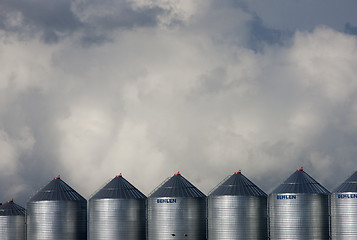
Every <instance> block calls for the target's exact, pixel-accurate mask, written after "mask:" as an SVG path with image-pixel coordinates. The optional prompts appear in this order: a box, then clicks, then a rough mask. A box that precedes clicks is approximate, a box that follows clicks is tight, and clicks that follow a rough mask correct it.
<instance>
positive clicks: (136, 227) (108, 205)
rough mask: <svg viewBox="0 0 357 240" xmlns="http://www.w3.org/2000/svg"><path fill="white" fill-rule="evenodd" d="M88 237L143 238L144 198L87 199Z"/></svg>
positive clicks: (112, 238) (131, 239) (132, 239)
mask: <svg viewBox="0 0 357 240" xmlns="http://www.w3.org/2000/svg"><path fill="white" fill-rule="evenodd" d="M89 239H91V240H94V239H98V240H115V239H118V240H119V239H122V240H145V239H146V199H120V198H116V199H115V198H112V199H91V200H89Z"/></svg>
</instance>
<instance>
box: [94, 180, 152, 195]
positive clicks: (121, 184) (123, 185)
mask: <svg viewBox="0 0 357 240" xmlns="http://www.w3.org/2000/svg"><path fill="white" fill-rule="evenodd" d="M107 198H121V199H146V196H145V195H144V194H143V193H142V192H140V191H139V190H138V189H137V188H136V187H134V186H133V185H132V184H131V183H130V182H128V181H127V180H126V179H125V178H124V177H123V176H122V175H118V176H116V177H115V178H113V179H112V180H111V181H110V182H108V183H107V184H106V185H105V186H104V187H102V188H101V189H100V190H99V191H98V192H96V193H95V194H94V195H93V196H92V197H91V198H90V199H107Z"/></svg>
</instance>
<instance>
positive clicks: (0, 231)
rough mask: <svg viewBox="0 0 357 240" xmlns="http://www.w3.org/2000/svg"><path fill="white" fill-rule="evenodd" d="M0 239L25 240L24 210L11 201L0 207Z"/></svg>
mask: <svg viewBox="0 0 357 240" xmlns="http://www.w3.org/2000/svg"><path fill="white" fill-rule="evenodd" d="M0 239H1V240H25V239H26V231H25V209H24V208H23V207H21V206H19V205H17V204H16V203H14V201H13V200H10V201H7V202H6V203H5V204H4V205H1V206H0Z"/></svg>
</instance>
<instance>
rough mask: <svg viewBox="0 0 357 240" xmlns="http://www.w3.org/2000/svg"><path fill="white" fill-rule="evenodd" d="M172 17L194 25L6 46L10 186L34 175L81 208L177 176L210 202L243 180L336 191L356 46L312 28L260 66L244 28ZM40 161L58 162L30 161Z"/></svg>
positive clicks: (345, 150)
mask: <svg viewBox="0 0 357 240" xmlns="http://www.w3.org/2000/svg"><path fill="white" fill-rule="evenodd" d="M136 3H137V4H138V6H140V4H143V2H139V1H136ZM160 3H161V2H160ZM163 3H164V1H163ZM174 4H177V6H176V7H177V12H178V13H177V14H181V12H184V13H182V15H183V17H182V18H183V19H185V21H186V22H185V24H186V25H185V24H184V25H182V26H179V27H174V28H166V27H164V28H162V27H152V28H140V29H131V30H128V29H127V30H121V31H114V32H113V34H112V36H113V39H112V42H108V43H106V44H101V45H96V46H91V47H82V46H81V45H80V44H79V42H80V41H79V38H80V36H79V34H78V35H76V34H74V35H73V36H71V37H69V38H68V39H66V40H65V41H60V42H59V43H58V44H56V45H44V44H42V43H40V42H39V41H38V40H36V39H33V40H31V41H26V42H25V41H17V40H14V39H13V40H12V41H10V42H8V43H4V42H2V43H1V45H0V49H1V50H2V53H1V55H0V63H1V64H3V65H2V66H5V67H4V71H3V72H2V73H3V74H2V75H1V77H0V78H1V81H0V91H1V93H3V94H4V95H3V96H5V97H0V98H1V99H4V100H6V104H1V103H0V104H1V105H0V106H1V108H0V116H2V117H4V116H5V118H3V119H2V120H0V129H2V130H1V131H2V135H1V140H0V144H2V145H1V146H3V147H4V148H6V149H7V152H6V154H7V156H8V157H7V159H13V162H12V163H11V164H10V165H9V166H8V167H9V168H10V169H13V170H12V172H13V173H15V172H19V171H20V170H21V169H20V168H19V167H18V166H19V165H20V164H21V163H24V162H26V161H34V162H35V163H36V164H41V165H39V166H38V168H39V169H38V171H39V172H40V171H42V172H45V171H47V170H48V171H49V170H51V171H50V173H52V172H58V173H61V175H62V176H63V179H64V180H65V181H67V182H68V183H69V184H70V185H74V186H75V189H77V190H78V191H79V192H81V193H83V194H84V195H85V196H86V197H88V196H89V195H90V194H91V193H93V192H94V191H95V190H96V188H97V187H99V186H101V185H102V183H103V182H105V181H106V180H107V179H108V178H111V177H114V175H115V174H118V173H119V172H123V174H124V176H126V177H127V179H128V180H129V181H131V182H133V183H134V184H135V185H136V186H137V187H139V189H142V190H143V191H144V192H145V193H146V194H148V193H149V192H150V191H151V190H153V189H154V188H155V187H156V186H157V185H158V184H159V183H160V182H161V181H163V180H164V179H165V178H166V177H168V176H170V175H171V174H173V173H174V172H176V171H178V170H180V171H181V172H182V174H183V175H184V176H186V177H187V178H188V179H189V180H191V181H192V182H193V183H194V184H196V185H197V187H199V188H201V189H202V190H203V191H204V192H206V193H207V192H208V191H209V190H211V189H212V188H213V187H214V186H215V185H216V184H217V183H218V182H219V181H220V180H221V179H223V178H224V177H225V176H226V175H227V174H230V173H233V172H234V171H237V170H238V169H242V170H243V173H245V174H246V175H247V177H249V178H251V179H252V180H253V181H256V183H258V184H259V185H261V186H262V187H263V189H264V190H266V191H270V190H271V188H273V187H275V186H276V185H277V184H278V183H279V182H280V181H282V180H283V178H284V177H287V175H288V174H289V173H290V172H292V171H294V169H295V168H298V167H299V166H300V165H301V164H304V165H307V166H308V168H307V169H306V170H307V171H308V172H309V173H311V175H312V176H318V177H321V178H320V179H322V180H323V181H326V182H325V183H327V184H329V186H332V184H333V182H331V181H329V180H328V179H326V178H325V177H322V176H323V175H332V174H334V171H333V169H329V166H331V165H332V166H338V169H339V170H338V171H339V172H340V173H341V175H342V177H340V178H338V179H337V180H336V181H342V180H343V176H346V177H347V176H348V173H346V171H349V168H350V167H351V166H352V165H353V164H352V163H353V162H354V156H355V150H354V143H355V142H356V140H357V137H356V136H357V135H356V131H355V125H356V119H357V115H356V113H357V111H356V109H357V102H356V99H355V95H356V94H355V92H356V87H357V83H356V82H355V81H354V77H355V76H356V71H357V70H356V69H357V67H356V66H355V63H356V62H357V61H356V60H357V59H356V56H357V54H356V49H357V48H356V44H357V40H356V38H354V37H351V36H347V35H345V34H342V33H340V32H337V31H335V30H332V29H330V28H327V27H318V28H316V29H315V30H314V31H312V32H297V33H296V34H295V35H294V36H293V39H292V41H291V44H290V45H285V46H280V45H279V46H271V45H267V46H265V47H264V49H262V51H260V52H255V51H253V50H251V49H247V48H246V47H245V41H246V40H247V39H248V37H247V32H249V31H248V30H247V26H246V24H245V23H246V22H247V21H250V20H251V18H252V16H250V15H249V14H247V13H244V12H243V11H242V10H239V9H230V10H227V11H226V10H225V9H224V8H221V9H217V11H216V12H215V9H206V10H205V11H206V12H203V13H201V15H200V16H197V14H196V13H197V12H199V11H200V10H202V9H200V8H198V7H197V5H194V4H193V5H192V4H187V3H186V2H181V1H177V2H174ZM176 7H175V8H174V9H176ZM104 10H105V9H104ZM207 11H209V12H210V13H212V14H213V15H208V14H207ZM237 13H240V14H241V15H239V14H238V15H239V16H238V15H237V16H236V17H234V16H235V14H237ZM205 14H206V15H205ZM211 16H212V19H211V21H209V22H208V23H207V22H204V20H207V19H209V18H210V17H211ZM83 17H86V16H83ZM216 20H217V21H218V22H215V21H216ZM223 25H224V26H223ZM220 26H223V27H222V28H220ZM231 30H235V32H234V33H232V31H231ZM229 33H231V34H229ZM235 37H236V38H237V39H238V40H237V41H236V39H235ZM11 76H16V78H14V77H11ZM11 79H12V80H11ZM11 81H13V82H15V84H14V85H10V82H11ZM33 89H37V90H38V91H39V92H40V93H38V92H36V91H35V92H33V91H32V90H33ZM9 93H11V97H10V94H9ZM31 101H34V102H35V103H36V104H37V105H38V106H42V107H44V109H38V108H36V107H31V106H30V103H29V102H31ZM13 106H17V113H16V114H15V112H16V111H15V110H16V109H13ZM19 115H20V116H21V117H20V118H18V117H17V116H19ZM4 119H5V120H4ZM13 119H17V121H14V122H13V124H10V123H11V121H10V120H13ZM18 119H20V120H18ZM14 128H18V129H27V130H26V131H27V134H22V135H21V134H19V133H18V131H14V130H13V129H14ZM10 130H11V131H10ZM26 131H24V132H25V133H26ZM19 132H23V131H22V130H21V131H20V130H19ZM30 133H31V134H30ZM14 136H22V137H17V138H15V137H14ZM11 139H20V140H16V141H17V142H16V144H15V143H14V142H13V140H11ZM35 143H36V144H35ZM34 146H36V147H34ZM334 147H336V149H337V150H336V151H335V150H334ZM33 149H34V150H33ZM45 150H46V151H45ZM28 151H29V152H30V151H35V152H34V153H33V154H32V155H31V154H30V155H31V156H30V157H28V156H25V157H23V155H22V154H23V153H26V152H28ZM43 152H44V153H45V156H46V157H47V156H50V157H53V158H48V159H41V160H38V161H35V156H38V155H42V154H43ZM36 153H37V155H36ZM21 156H22V157H21ZM339 161H341V162H339ZM13 163H14V164H13ZM45 163H48V164H47V165H46V164H45ZM320 167H321V168H322V169H323V170H324V172H321V171H320ZM29 174H38V173H29ZM272 176H274V177H272ZM83 179H86V180H85V181H83ZM1 180H3V179H2V178H1ZM49 180H50V179H49ZM318 180H319V178H318Z"/></svg>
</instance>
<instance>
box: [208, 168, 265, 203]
mask: <svg viewBox="0 0 357 240" xmlns="http://www.w3.org/2000/svg"><path fill="white" fill-rule="evenodd" d="M209 195H210V196H223V195H233V196H237V195H241V196H259V197H265V198H266V197H267V194H266V193H265V192H264V191H263V190H261V189H260V188H259V187H258V186H257V185H255V184H254V183H253V182H251V181H250V180H249V179H248V178H246V177H245V176H244V175H243V174H242V173H241V172H240V171H239V172H236V173H234V174H233V175H231V176H230V177H228V178H226V179H225V180H224V181H223V182H222V183H220V184H219V185H218V186H217V187H216V188H214V189H213V190H212V191H211V192H210V194H209Z"/></svg>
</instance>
